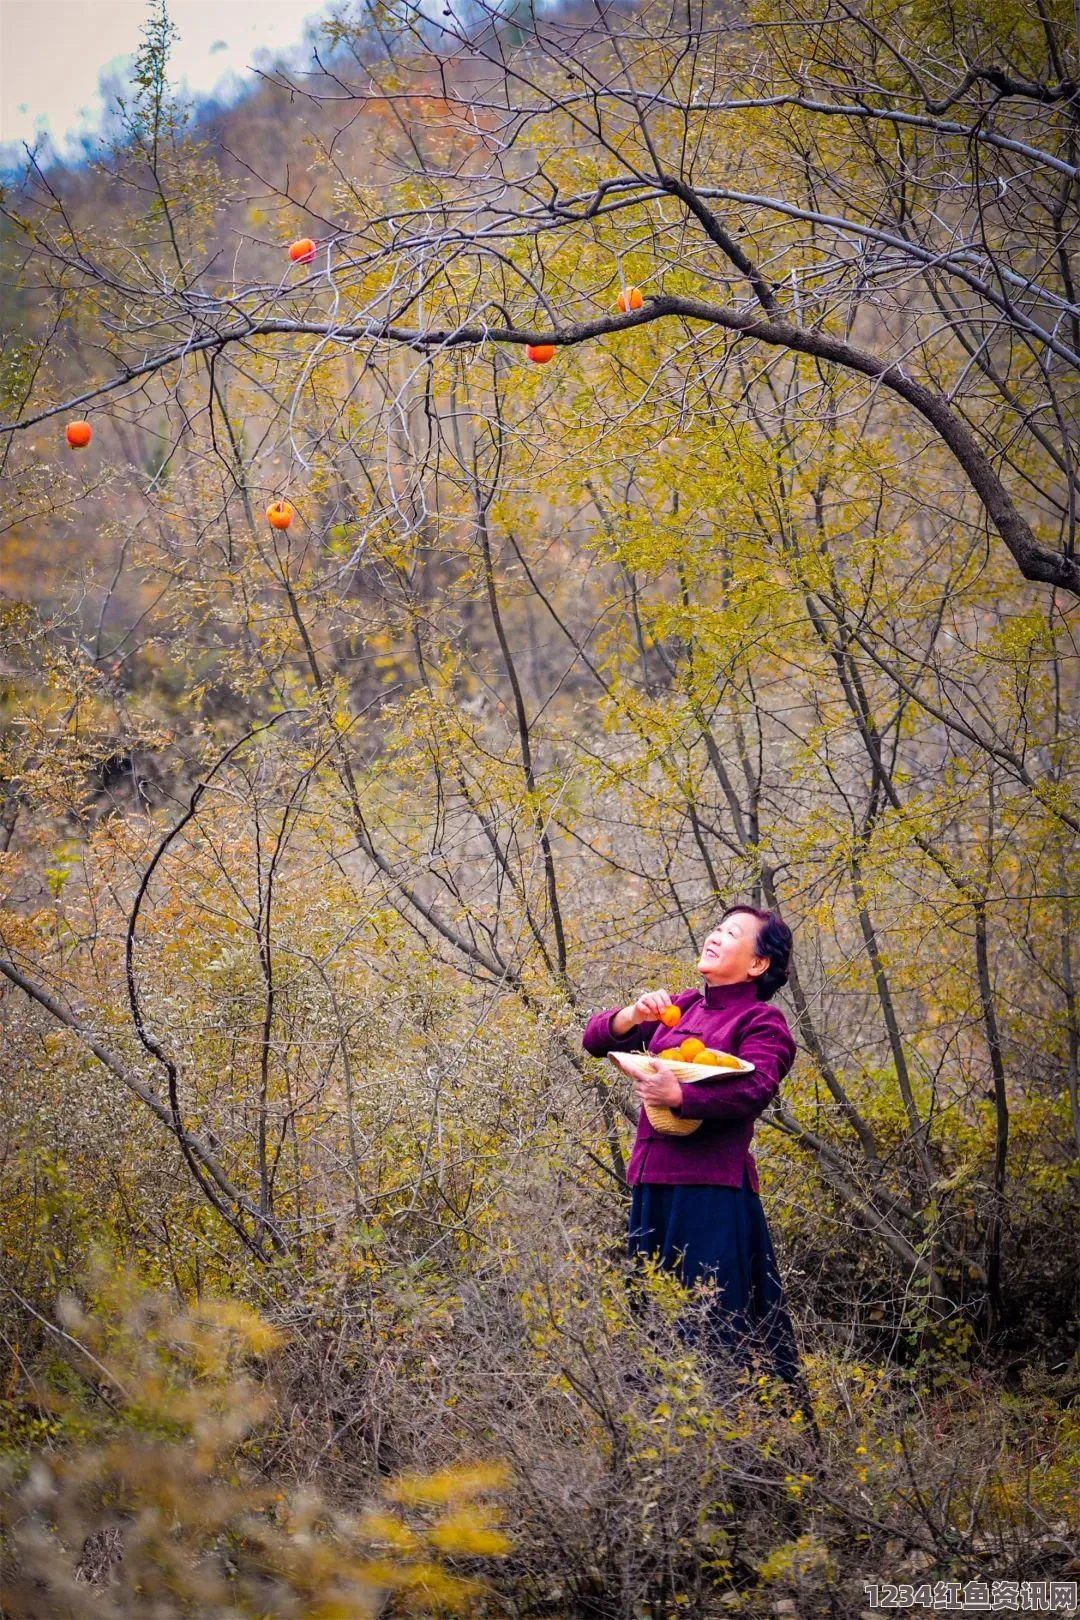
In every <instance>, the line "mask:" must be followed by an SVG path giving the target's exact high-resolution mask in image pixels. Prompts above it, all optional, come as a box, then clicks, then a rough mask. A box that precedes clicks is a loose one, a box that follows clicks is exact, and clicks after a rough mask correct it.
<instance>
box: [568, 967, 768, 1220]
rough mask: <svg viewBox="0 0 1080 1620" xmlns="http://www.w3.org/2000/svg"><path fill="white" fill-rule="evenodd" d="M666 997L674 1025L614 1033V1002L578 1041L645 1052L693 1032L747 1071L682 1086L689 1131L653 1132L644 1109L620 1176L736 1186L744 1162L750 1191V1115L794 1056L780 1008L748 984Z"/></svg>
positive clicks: (598, 1048) (596, 1048) (597, 1053)
mask: <svg viewBox="0 0 1080 1620" xmlns="http://www.w3.org/2000/svg"><path fill="white" fill-rule="evenodd" d="M673 999H674V1000H675V1002H676V1003H677V1005H678V1006H679V1007H681V1008H682V1019H681V1020H680V1022H679V1024H678V1025H677V1027H676V1028H675V1029H668V1028H667V1026H666V1025H665V1024H661V1023H660V1022H659V1020H657V1021H655V1022H653V1021H650V1022H647V1023H644V1024H638V1025H637V1027H636V1028H634V1029H632V1030H630V1032H629V1034H627V1035H621V1036H620V1035H613V1034H612V1033H611V1020H612V1017H613V1016H614V1013H616V1012H618V1011H619V1009H618V1008H617V1007H616V1008H614V1009H609V1010H608V1011H607V1012H601V1013H597V1014H596V1016H595V1017H594V1018H590V1019H589V1022H588V1023H587V1024H586V1026H585V1033H584V1034H583V1035H582V1037H581V1044H582V1046H583V1047H584V1048H585V1050H586V1052H591V1053H592V1055H593V1057H606V1056H607V1054H608V1053H609V1052H645V1051H647V1052H652V1053H653V1054H654V1056H659V1055H660V1054H661V1053H662V1052H663V1051H664V1049H665V1047H675V1046H678V1045H679V1044H680V1043H681V1042H682V1041H684V1040H685V1039H686V1037H687V1035H696V1036H697V1037H698V1038H699V1040H702V1041H704V1042H705V1044H706V1046H711V1047H714V1048H716V1049H717V1050H719V1051H721V1052H731V1053H732V1054H733V1056H735V1057H741V1058H743V1059H744V1060H745V1061H746V1062H747V1063H752V1064H753V1065H754V1072H753V1074H732V1075H731V1077H730V1079H728V1078H726V1077H725V1078H724V1079H722V1080H698V1081H694V1082H693V1083H692V1084H690V1085H684V1086H683V1088H682V1098H683V1100H682V1106H681V1107H680V1108H677V1109H675V1110H674V1112H675V1113H677V1114H680V1115H682V1116H683V1117H684V1118H686V1119H700V1120H703V1121H704V1124H703V1125H701V1126H700V1127H699V1128H698V1129H697V1130H696V1131H694V1132H692V1134H691V1135H690V1136H664V1135H662V1134H661V1132H659V1131H655V1130H653V1127H652V1126H651V1125H650V1124H649V1118H648V1115H647V1114H646V1112H645V1110H644V1108H643V1109H642V1110H641V1114H640V1116H639V1118H638V1127H637V1138H636V1140H635V1142H634V1151H633V1152H632V1153H631V1155H630V1163H629V1165H628V1166H627V1172H626V1175H627V1180H628V1181H629V1182H630V1183H631V1185H632V1186H633V1185H636V1183H637V1182H639V1181H653V1182H662V1183H663V1184H664V1185H665V1186H676V1185H679V1186H685V1185H696V1186H711V1187H741V1186H742V1179H743V1169H744V1168H745V1169H746V1170H747V1171H748V1172H749V1177H750V1185H751V1187H752V1188H753V1189H754V1191H755V1192H757V1190H758V1177H757V1166H756V1165H755V1163H754V1158H753V1155H752V1153H751V1152H750V1139H751V1137H752V1136H753V1134H754V1120H755V1119H756V1118H757V1116H758V1114H760V1113H761V1111H762V1109H763V1108H765V1107H767V1106H768V1104H769V1103H770V1102H772V1099H773V1098H774V1097H775V1096H776V1093H777V1091H779V1089H780V1082H781V1080H782V1079H783V1078H784V1076H785V1074H787V1072H788V1070H789V1069H790V1068H791V1065H792V1064H793V1063H794V1061H795V1042H794V1041H793V1040H792V1038H791V1031H790V1030H789V1029H788V1026H787V1019H786V1018H785V1017H784V1015H783V1013H782V1012H781V1011H780V1009H779V1007H774V1006H773V1005H772V1004H771V1002H768V1001H759V1000H758V998H757V991H756V990H755V988H754V986H753V984H752V983H750V982H747V983H745V984H719V985H707V986H706V987H705V991H704V994H703V993H702V991H700V990H681V991H680V992H679V994H678V995H677V996H675V997H674V998H673Z"/></svg>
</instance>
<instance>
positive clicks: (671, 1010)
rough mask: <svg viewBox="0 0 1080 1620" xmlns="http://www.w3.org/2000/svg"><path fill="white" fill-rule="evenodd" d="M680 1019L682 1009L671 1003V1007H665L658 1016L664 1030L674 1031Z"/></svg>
mask: <svg viewBox="0 0 1080 1620" xmlns="http://www.w3.org/2000/svg"><path fill="white" fill-rule="evenodd" d="M681 1017H682V1009H681V1008H679V1007H676V1005H675V1003H674V1002H672V1003H671V1006H670V1007H665V1008H664V1010H663V1012H662V1013H661V1014H660V1022H661V1023H662V1024H663V1025H664V1027H665V1029H674V1028H675V1025H676V1024H677V1023H678V1022H679V1019H680V1018H681Z"/></svg>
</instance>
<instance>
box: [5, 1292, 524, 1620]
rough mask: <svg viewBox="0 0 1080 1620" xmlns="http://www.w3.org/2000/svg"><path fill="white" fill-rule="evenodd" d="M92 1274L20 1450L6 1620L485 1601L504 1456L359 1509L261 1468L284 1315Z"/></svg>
mask: <svg viewBox="0 0 1080 1620" xmlns="http://www.w3.org/2000/svg"><path fill="white" fill-rule="evenodd" d="M92 1282H93V1286H92V1290H91V1292H92V1297H93V1305H92V1307H91V1308H85V1307H83V1306H82V1305H80V1304H78V1303H76V1302H75V1301H74V1300H73V1299H70V1298H68V1299H65V1300H64V1301H62V1303H61V1307H60V1310H59V1313H58V1315H59V1324H58V1325H57V1326H56V1327H55V1328H54V1329H52V1331H51V1333H50V1338H51V1339H52V1340H53V1341H54V1346H53V1347H54V1349H55V1350H56V1352H57V1353H56V1354H55V1355H54V1357H53V1360H52V1361H51V1363H49V1364H47V1365H46V1366H44V1367H43V1368H42V1369H41V1370H40V1376H39V1371H38V1369H36V1368H35V1370H34V1374H33V1377H32V1379H31V1380H30V1389H29V1390H28V1392H27V1398H26V1400H27V1406H28V1407H30V1406H33V1407H36V1408H37V1411H38V1414H39V1419H38V1421H37V1422H36V1423H35V1424H33V1425H31V1427H32V1428H33V1430H34V1432H35V1433H36V1434H37V1436H38V1438H37V1439H36V1441H35V1442H34V1443H33V1444H27V1445H24V1446H22V1447H20V1448H11V1447H9V1449H8V1451H7V1453H6V1455H5V1456H4V1458H3V1462H2V1463H0V1470H2V1471H0V1527H2V1529H0V1591H2V1593H3V1614H4V1617H5V1620H91V1617H93V1620H150V1617H151V1616H152V1617H153V1620H173V1617H174V1616H175V1617H179V1616H190V1615H198V1616H199V1617H200V1620H214V1617H220V1620H225V1617H226V1616H227V1617H228V1620H238V1617H240V1616H251V1617H256V1616H258V1617H259V1620H270V1617H273V1620H293V1617H295V1620H299V1617H300V1616H303V1617H304V1620H345V1617H346V1616H348V1617H350V1620H357V1617H362V1616H364V1615H374V1614H376V1613H384V1612H390V1613H394V1614H399V1615H421V1614H430V1613H461V1612H468V1613H469V1614H471V1615H477V1614H482V1613H483V1612H484V1610H485V1607H486V1593H487V1588H486V1586H485V1584H484V1582H483V1580H482V1579H481V1578H480V1575H481V1572H482V1563H483V1561H484V1560H487V1559H491V1558H495V1557H499V1556H500V1555H502V1554H503V1553H505V1552H506V1551H507V1550H508V1546H509V1543H508V1541H507V1539H506V1537H505V1536H503V1535H502V1534H501V1532H500V1531H499V1530H498V1529H497V1527H496V1523H495V1510H494V1508H493V1506H492V1505H491V1504H490V1503H489V1502H487V1501H486V1500H485V1498H486V1497H487V1496H488V1493H490V1492H492V1491H495V1490H497V1489H498V1487H499V1486H500V1485H501V1484H502V1483H503V1479H504V1471H503V1469H502V1468H501V1467H500V1466H498V1465H494V1464H487V1463H480V1464H473V1465H463V1466H460V1467H454V1468H448V1469H445V1470H443V1471H441V1472H440V1473H438V1474H430V1475H427V1476H418V1475H408V1476H403V1477H401V1478H399V1479H397V1480H393V1481H391V1482H390V1483H389V1484H388V1485H387V1486H386V1488H385V1489H384V1491H383V1493H382V1496H383V1500H382V1501H380V1502H379V1503H378V1504H377V1505H375V1506H373V1507H371V1508H370V1509H369V1510H368V1511H366V1512H362V1513H359V1514H353V1513H350V1512H346V1511H344V1510H342V1509H340V1508H338V1507H335V1506H333V1505H331V1504H330V1503H328V1502H327V1501H326V1500H325V1499H324V1498H323V1497H322V1496H321V1495H320V1494H319V1493H318V1492H316V1491H315V1490H312V1489H310V1488H304V1487H301V1488H297V1489H295V1490H293V1491H291V1492H285V1491H283V1490H282V1489H281V1488H280V1487H278V1486H275V1485H274V1484H273V1483H272V1482H269V1481H267V1479H266V1478H265V1477H260V1474H259V1470H258V1466H257V1459H258V1440H259V1428H260V1424H261V1423H262V1422H263V1421H264V1419H265V1418H266V1416H267V1415H268V1401H267V1398H266V1394H265V1389H264V1386H263V1385H262V1384H261V1383H260V1380H259V1379H258V1377H257V1376H256V1367H257V1364H258V1361H259V1360H260V1359H261V1358H263V1357H265V1356H267V1355H268V1354H270V1353H271V1352H272V1351H274V1350H275V1349H276V1348H278V1346H279V1345H280V1344H281V1336H280V1335H279V1334H278V1333H277V1331H276V1330H275V1329H273V1328H271V1327H269V1326H268V1325H267V1324H266V1323H264V1322H263V1321H262V1320H261V1319H260V1318H259V1317H258V1316H257V1315H256V1314H255V1313H254V1312H252V1311H250V1310H248V1309H247V1308H246V1307H244V1306H241V1305H238V1304H234V1303H230V1302H225V1301H201V1302H200V1303H198V1304H197V1305H195V1306H193V1307H190V1308H186V1307H177V1306H176V1305H174V1304H173V1303H171V1302H169V1301H167V1300H165V1299H163V1298H162V1297H160V1296H157V1295H153V1294H150V1293H147V1292H145V1291H143V1290H141V1289H140V1288H139V1287H138V1286H137V1285H136V1284H135V1283H134V1282H133V1281H132V1279H131V1278H130V1277H128V1276H125V1275H120V1274H117V1273H116V1272H115V1271H110V1270H109V1269H108V1268H107V1267H106V1266H104V1265H103V1264H99V1265H98V1266H97V1268H96V1270H95V1273H94V1276H93V1279H92ZM40 1414H44V1419H45V1421H44V1422H42V1421H41V1420H40ZM43 1434H44V1438H42V1435H43Z"/></svg>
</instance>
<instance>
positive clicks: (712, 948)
mask: <svg viewBox="0 0 1080 1620" xmlns="http://www.w3.org/2000/svg"><path fill="white" fill-rule="evenodd" d="M760 927H761V924H760V923H759V922H758V920H757V918H756V917H751V916H750V915H749V914H748V913H747V912H745V911H733V912H732V914H731V916H730V917H725V918H724V920H723V922H722V923H720V924H719V926H718V927H716V928H714V929H713V931H712V933H711V934H710V935H709V937H708V939H707V940H706V941H705V944H704V946H703V947H702V951H701V960H700V962H699V963H698V972H699V973H700V974H701V977H702V978H703V979H704V980H705V983H706V984H744V983H745V982H746V980H747V979H756V978H757V977H758V975H759V974H760V973H764V972H765V969H766V968H767V967H768V965H769V958H768V957H767V956H759V955H758V953H757V937H758V931H759V929H760Z"/></svg>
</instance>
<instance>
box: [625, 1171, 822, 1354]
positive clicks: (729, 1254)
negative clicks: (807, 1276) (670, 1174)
mask: <svg viewBox="0 0 1080 1620" xmlns="http://www.w3.org/2000/svg"><path fill="white" fill-rule="evenodd" d="M629 1250H630V1253H631V1255H633V1256H636V1257H639V1258H642V1259H643V1258H645V1257H648V1258H650V1259H654V1260H656V1261H657V1262H658V1263H659V1264H660V1265H661V1266H663V1267H664V1269H665V1270H666V1271H673V1272H675V1274H676V1275H677V1276H678V1278H679V1280H680V1281H681V1282H682V1283H684V1284H685V1286H686V1287H688V1288H691V1287H693V1286H694V1285H695V1284H696V1283H711V1284H714V1285H715V1288H716V1293H715V1295H714V1296H713V1298H712V1299H711V1301H710V1302H709V1303H708V1305H707V1306H706V1309H705V1312H704V1336H705V1337H706V1339H707V1340H708V1341H710V1342H711V1343H712V1344H714V1345H715V1346H716V1347H717V1348H718V1349H720V1350H722V1351H723V1352H724V1353H725V1354H726V1355H728V1356H730V1357H733V1358H734V1359H735V1360H737V1361H740V1362H743V1361H746V1360H747V1359H748V1358H749V1357H750V1356H751V1355H752V1354H753V1352H754V1350H755V1349H758V1350H764V1351H765V1352H766V1354H767V1356H768V1358H769V1359H770V1360H771V1361H772V1363H773V1366H774V1367H775V1369H776V1371H777V1372H778V1373H779V1375H780V1377H781V1378H783V1379H784V1381H785V1382H786V1383H788V1384H800V1383H801V1374H800V1369H799V1352H798V1348H797V1346H796V1343H795V1334H794V1331H793V1329H792V1326H791V1318H790V1317H789V1316H788V1313H787V1308H786V1306H785V1304H784V1290H783V1287H782V1285H781V1282H780V1272H779V1270H778V1268H777V1264H776V1255H775V1253H774V1252H773V1246H772V1239H771V1238H770V1236H769V1228H768V1224H767V1222H766V1220H765V1211H764V1210H763V1209H762V1207H761V1199H760V1198H759V1197H758V1195H757V1193H756V1192H754V1191H753V1190H752V1189H751V1187H750V1184H749V1181H748V1180H747V1178H746V1176H745V1175H744V1177H743V1184H742V1186H741V1187H666V1186H660V1185H659V1184H657V1183H653V1182H641V1183H639V1185H638V1186H636V1187H635V1188H634V1189H633V1200H632V1203H631V1206H630V1234H629ZM684 1336H686V1335H684ZM695 1336H696V1335H695Z"/></svg>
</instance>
